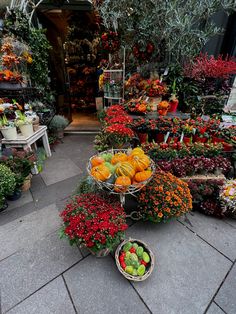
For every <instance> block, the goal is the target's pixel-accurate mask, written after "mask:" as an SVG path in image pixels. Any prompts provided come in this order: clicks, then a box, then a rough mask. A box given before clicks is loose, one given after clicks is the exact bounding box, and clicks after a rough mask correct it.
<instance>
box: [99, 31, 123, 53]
mask: <svg viewBox="0 0 236 314" xmlns="http://www.w3.org/2000/svg"><path fill="white" fill-rule="evenodd" d="M101 44H102V48H103V49H104V50H105V51H107V52H108V53H112V52H116V51H117V50H118V49H119V47H120V40H119V34H118V33H117V32H113V31H106V32H104V33H102V36H101Z"/></svg>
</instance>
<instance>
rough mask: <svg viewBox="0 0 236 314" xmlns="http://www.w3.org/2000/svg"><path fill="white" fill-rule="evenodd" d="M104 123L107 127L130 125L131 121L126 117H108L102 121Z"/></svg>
mask: <svg viewBox="0 0 236 314" xmlns="http://www.w3.org/2000/svg"><path fill="white" fill-rule="evenodd" d="M104 121H106V123H107V125H112V124H124V125H129V124H131V123H132V121H133V119H132V118H130V117H129V116H128V115H127V116H125V115H121V116H115V117H113V118H111V117H110V116H108V117H106V118H105V119H104Z"/></svg>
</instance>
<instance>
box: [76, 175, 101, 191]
mask: <svg viewBox="0 0 236 314" xmlns="http://www.w3.org/2000/svg"><path fill="white" fill-rule="evenodd" d="M96 191H97V187H96V184H95V182H94V180H93V179H92V178H91V177H90V176H87V177H84V178H83V179H82V181H81V182H80V184H79V186H78V187H77V189H76V191H75V194H87V193H96Z"/></svg>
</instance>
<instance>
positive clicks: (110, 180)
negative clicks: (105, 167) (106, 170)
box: [106, 174, 116, 184]
mask: <svg viewBox="0 0 236 314" xmlns="http://www.w3.org/2000/svg"><path fill="white" fill-rule="evenodd" d="M115 181H116V175H114V174H112V175H111V176H110V177H109V178H108V179H107V180H106V183H110V184H114V183H115Z"/></svg>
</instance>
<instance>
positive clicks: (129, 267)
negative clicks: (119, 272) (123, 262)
mask: <svg viewBox="0 0 236 314" xmlns="http://www.w3.org/2000/svg"><path fill="white" fill-rule="evenodd" d="M133 271H134V269H133V266H126V267H125V272H126V273H128V274H130V275H132V274H133Z"/></svg>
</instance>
